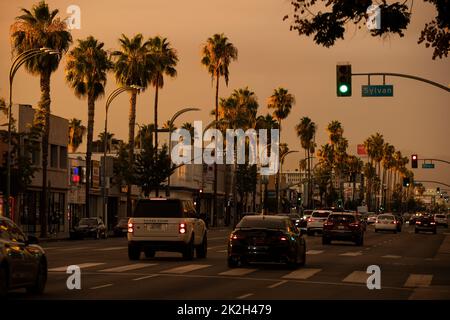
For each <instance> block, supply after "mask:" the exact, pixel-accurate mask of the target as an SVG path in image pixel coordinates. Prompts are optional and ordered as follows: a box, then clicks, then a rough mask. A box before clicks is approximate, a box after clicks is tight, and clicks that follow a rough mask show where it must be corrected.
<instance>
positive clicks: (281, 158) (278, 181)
mask: <svg viewBox="0 0 450 320" xmlns="http://www.w3.org/2000/svg"><path fill="white" fill-rule="evenodd" d="M295 152H298V150H291V151H288V152H286V153H285V154H283V155H282V156H281V157H280V170H278V173H277V175H278V177H280V173H281V170H282V168H283V162H284V158H286V156H287V155H288V154H291V153H295ZM280 182H281V181H280V178H278V179H277V190H276V191H277V213H279V212H280V204H281V203H280V202H281V201H280Z"/></svg>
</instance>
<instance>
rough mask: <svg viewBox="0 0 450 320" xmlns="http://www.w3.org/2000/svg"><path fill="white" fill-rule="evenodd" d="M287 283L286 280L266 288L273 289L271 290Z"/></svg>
mask: <svg viewBox="0 0 450 320" xmlns="http://www.w3.org/2000/svg"><path fill="white" fill-rule="evenodd" d="M286 282H287V281H286V280H282V281H280V282H277V283H274V284H271V285H270V286H268V287H267V288H269V289H273V288H276V287H279V286H281V285H282V284H285V283H286Z"/></svg>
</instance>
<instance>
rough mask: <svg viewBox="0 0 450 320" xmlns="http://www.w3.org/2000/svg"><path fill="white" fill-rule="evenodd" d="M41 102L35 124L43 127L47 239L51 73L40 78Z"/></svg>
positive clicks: (43, 225) (42, 214)
mask: <svg viewBox="0 0 450 320" xmlns="http://www.w3.org/2000/svg"><path fill="white" fill-rule="evenodd" d="M40 87H41V100H40V101H39V110H37V111H36V114H35V124H38V123H39V124H38V125H39V126H40V127H41V130H42V131H41V133H42V194H41V196H42V197H41V203H40V212H39V214H40V223H41V234H40V236H41V237H42V238H45V237H47V225H48V221H47V210H48V206H47V203H48V202H47V201H48V189H47V180H48V179H47V169H48V144H49V133H50V103H51V100H50V71H48V72H44V73H42V74H41V77H40Z"/></svg>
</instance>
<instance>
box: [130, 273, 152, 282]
mask: <svg viewBox="0 0 450 320" xmlns="http://www.w3.org/2000/svg"><path fill="white" fill-rule="evenodd" d="M157 276H158V275H157V274H151V275H149V276H145V277H140V278H136V279H133V281H139V280H144V279H149V278H154V277H157Z"/></svg>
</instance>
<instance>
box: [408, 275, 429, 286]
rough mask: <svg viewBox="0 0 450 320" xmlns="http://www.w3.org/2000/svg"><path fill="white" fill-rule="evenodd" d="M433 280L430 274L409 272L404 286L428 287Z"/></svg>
mask: <svg viewBox="0 0 450 320" xmlns="http://www.w3.org/2000/svg"><path fill="white" fill-rule="evenodd" d="M431 280H433V275H432V274H410V275H409V277H408V280H406V282H405V285H404V287H408V288H415V287H429V286H430V284H431Z"/></svg>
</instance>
